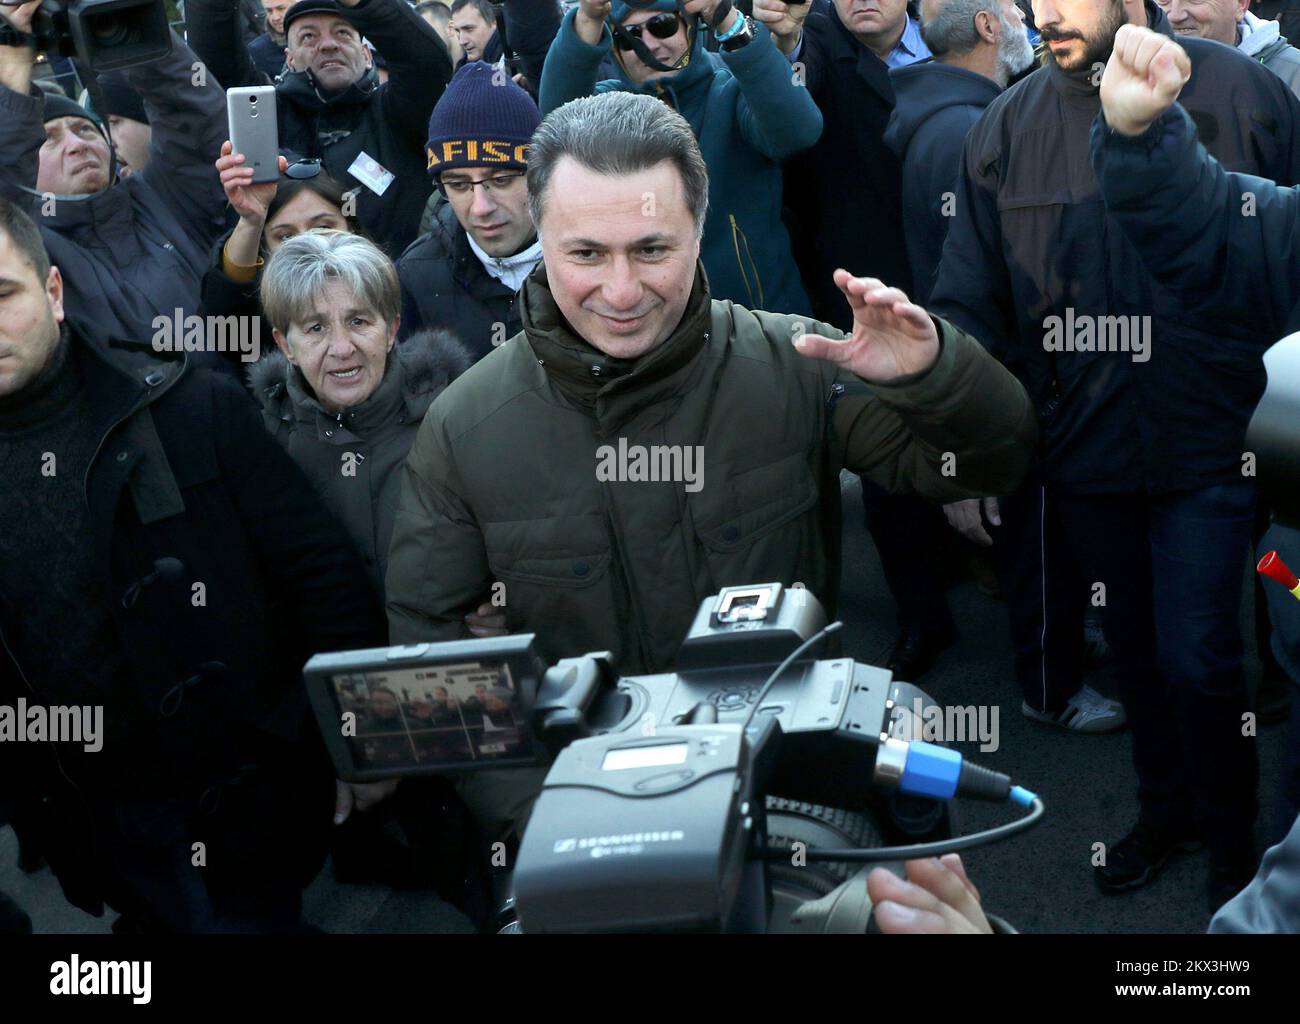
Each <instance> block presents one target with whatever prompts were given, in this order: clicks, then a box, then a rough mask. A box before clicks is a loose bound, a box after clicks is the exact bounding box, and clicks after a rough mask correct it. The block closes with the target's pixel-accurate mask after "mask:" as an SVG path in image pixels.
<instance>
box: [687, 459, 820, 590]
mask: <svg viewBox="0 0 1300 1024" xmlns="http://www.w3.org/2000/svg"><path fill="white" fill-rule="evenodd" d="M819 497H820V494H819V490H818V486H817V481H816V480H815V478H814V477H813V474H812V471H811V470H810V468H809V466H808V457H807V455H805V454H804V453H802V452H800V453H796V454H793V455H788V456H785V457H784V458H780V459H777V460H775V461H773V462H769V463H767V464H765V465H762V466H757V467H755V468H753V469H749V470H744V471H742V472H739V473H734V474H732V475H731V476H729V477H728V478H727V479H726V481H725V482H724V483H723V485H722V486H721V487H719V488H716V489H712V488H708V487H706V488H705V489H704V490H703V491H701V492H700V494H699V495H696V496H694V497H692V499H691V511H692V517H693V520H694V527H695V533H696V536H697V537H698V538H699V543H700V545H701V547H702V548H703V552H704V557H705V559H706V560H707V562H708V567H709V573H710V577H711V580H710V584H711V586H712V587H713V588H714V589H716V588H718V587H724V586H733V585H739V584H744V583H768V582H771V581H773V580H779V581H781V582H783V583H793V582H795V581H796V580H801V577H802V575H804V574H806V573H807V572H809V571H812V570H811V568H810V567H811V566H812V563H813V561H815V560H816V559H817V558H818V557H820V554H819V553H820V550H821V546H820V541H819V529H818V514H817V509H818V501H819ZM803 582H813V581H803ZM819 596H820V595H819Z"/></svg>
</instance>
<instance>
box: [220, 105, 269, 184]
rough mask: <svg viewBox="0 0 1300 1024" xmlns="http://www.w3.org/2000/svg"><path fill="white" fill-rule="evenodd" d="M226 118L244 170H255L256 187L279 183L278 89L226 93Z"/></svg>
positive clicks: (235, 150)
mask: <svg viewBox="0 0 1300 1024" xmlns="http://www.w3.org/2000/svg"><path fill="white" fill-rule="evenodd" d="M226 118H227V124H228V126H229V128H230V145H231V151H232V152H234V153H241V154H243V157H244V166H245V167H251V168H252V169H253V184H261V183H263V182H268V181H276V180H277V179H278V178H279V176H280V161H279V156H280V130H279V124H278V121H277V118H276V109H275V87H274V86H271V85H258V86H248V87H243V88H238V89H228V90H226Z"/></svg>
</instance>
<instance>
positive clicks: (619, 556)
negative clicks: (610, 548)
mask: <svg viewBox="0 0 1300 1024" xmlns="http://www.w3.org/2000/svg"><path fill="white" fill-rule="evenodd" d="M603 489H604V491H605V499H606V500H605V523H606V525H607V526H608V527H609V536H610V540H612V541H613V543H614V555H615V565H612V566H611V567H610V568H611V570H613V569H614V568H615V566H617V573H618V580H619V583H620V584H621V585H622V590H623V597H624V599H625V600H626V601H627V608H628V612H629V613H630V614H631V616H632V620H633V622H635V623H636V643H637V663H638V664H640V665H645V664H647V663H648V662H647V658H646V644H645V637H644V636H642V634H641V624H642V619H641V611H640V609H639V608H638V607H637V602H636V598H635V597H633V595H632V585H631V583H630V582H629V581H628V578H627V572H626V569H627V566H628V563H627V561H626V560H625V558H624V555H625V552H624V550H623V545H622V543H621V541H620V540H619V533H618V528H617V525H616V524H615V522H614V507H613V502H612V501H611V500H610V495H609V485H608V484H606V485H605V487H604V488H603Z"/></svg>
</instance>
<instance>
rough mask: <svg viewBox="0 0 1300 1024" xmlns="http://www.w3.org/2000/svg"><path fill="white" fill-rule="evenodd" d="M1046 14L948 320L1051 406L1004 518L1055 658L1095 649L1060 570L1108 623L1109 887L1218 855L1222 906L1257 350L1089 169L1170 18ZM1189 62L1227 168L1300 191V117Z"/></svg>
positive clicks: (1231, 871)
mask: <svg viewBox="0 0 1300 1024" xmlns="http://www.w3.org/2000/svg"><path fill="white" fill-rule="evenodd" d="M1033 9H1034V21H1035V24H1036V25H1037V28H1038V31H1039V33H1040V34H1041V36H1042V38H1043V40H1044V42H1045V43H1046V45H1047V48H1048V64H1047V66H1046V67H1045V68H1043V69H1040V70H1039V71H1037V72H1035V73H1034V74H1032V75H1030V76H1028V77H1027V78H1025V79H1024V80H1022V81H1020V82H1018V83H1017V84H1016V85H1015V86H1013V87H1012V88H1011V89H1009V90H1007V92H1005V93H1004V94H1003V95H1002V96H1000V97H998V99H997V100H995V101H994V102H993V103H992V104H991V105H990V106H989V108H988V110H987V111H985V114H984V116H983V117H982V118H981V119H980V121H979V123H978V124H976V126H975V127H974V128H973V129H972V131H971V133H970V136H969V137H968V139H967V143H966V150H965V155H964V159H963V164H964V166H963V173H962V176H961V179H960V181H959V183H958V186H957V190H956V191H957V194H956V197H955V217H954V218H953V223H952V225H951V227H950V229H949V232H948V239H947V243H946V247H945V249H944V254H943V260H942V263H941V265H940V268H939V276H938V280H937V283H936V285H935V289H934V291H933V293H932V296H931V308H932V309H933V310H935V311H936V313H938V314H941V315H943V316H947V317H950V318H952V319H953V320H954V321H955V322H956V323H958V324H960V325H961V326H962V327H963V328H964V329H966V330H967V331H970V332H971V333H972V334H974V335H975V336H976V337H977V338H979V339H980V340H981V341H982V342H983V343H984V344H985V345H986V346H988V347H989V348H990V349H992V350H994V351H995V352H996V353H997V354H999V355H1001V356H1002V357H1003V359H1004V361H1005V362H1006V364H1007V365H1008V367H1009V368H1011V369H1012V370H1013V371H1014V372H1015V373H1016V374H1017V375H1018V376H1019V377H1020V379H1021V381H1022V382H1023V383H1024V384H1025V386H1026V388H1027V390H1028V391H1029V393H1030V396H1031V397H1032V399H1033V400H1034V403H1035V405H1036V406H1037V409H1038V414H1039V418H1040V421H1041V425H1042V432H1041V441H1040V453H1039V455H1040V459H1039V467H1038V474H1037V475H1038V479H1037V480H1036V481H1032V483H1031V484H1028V485H1024V486H1022V488H1021V491H1020V494H1019V496H1018V497H1019V498H1020V499H1021V500H1022V503H1023V504H1025V505H1028V506H1030V507H1029V509H1028V510H1026V512H1025V514H1024V515H1023V520H1024V522H1023V523H1022V524H1020V526H1019V527H1018V528H1017V527H1016V526H1013V524H1012V522H1011V521H1010V520H1009V519H1008V516H1007V510H1006V509H1005V508H1004V509H1003V521H1004V523H1005V524H1006V525H1004V526H1003V527H1002V529H1001V530H1000V531H999V532H998V537H999V538H1001V537H1002V536H1003V535H1004V534H1008V533H1011V534H1013V535H1012V536H1011V537H1010V538H1008V540H1009V542H1010V543H1013V544H1016V543H1019V544H1021V545H1023V546H1024V547H1026V548H1033V549H1035V550H1036V551H1039V550H1041V556H1040V557H1041V563H1040V571H1039V572H1038V573H1037V574H1036V575H1035V577H1034V578H1032V579H1030V578H1028V576H1029V574H1027V573H1026V574H1025V578H1023V579H1022V583H1023V584H1024V585H1025V589H1026V594H1025V595H1022V596H1024V597H1028V598H1029V599H1031V600H1036V601H1037V602H1038V609H1039V611H1040V613H1041V614H1040V621H1039V622H1038V623H1037V627H1038V629H1039V635H1040V636H1043V635H1045V636H1046V644H1045V646H1049V645H1051V644H1053V643H1058V642H1068V641H1069V639H1070V636H1068V635H1066V634H1073V637H1074V639H1075V640H1076V642H1077V634H1078V622H1079V619H1078V615H1077V609H1075V613H1076V614H1074V615H1073V616H1072V615H1071V614H1070V613H1069V610H1067V612H1066V613H1065V614H1064V615H1063V616H1062V621H1063V625H1062V626H1060V627H1059V628H1058V629H1057V632H1058V633H1060V634H1061V635H1060V636H1059V637H1057V636H1054V634H1053V632H1052V629H1053V627H1054V625H1055V621H1056V620H1055V613H1056V610H1057V609H1056V604H1057V603H1064V604H1066V605H1068V604H1069V603H1070V602H1071V601H1073V600H1075V599H1076V598H1077V594H1076V593H1075V590H1074V588H1069V593H1066V594H1061V593H1059V590H1060V587H1061V584H1060V583H1059V580H1060V579H1062V578H1068V576H1069V573H1065V576H1064V577H1062V572H1061V569H1062V565H1063V564H1064V563H1067V562H1070V561H1073V562H1074V563H1075V564H1077V566H1078V567H1079V569H1080V571H1081V572H1082V578H1083V580H1085V581H1087V584H1088V587H1089V588H1090V592H1091V594H1092V596H1093V600H1094V601H1096V602H1099V603H1102V604H1104V606H1105V609H1106V620H1105V621H1106V631H1107V634H1108V639H1109V641H1110V644H1111V647H1112V648H1113V649H1114V652H1115V659H1116V671H1117V676H1118V683H1119V691H1120V697H1121V699H1122V701H1123V703H1124V709H1125V711H1126V713H1127V715H1128V719H1129V721H1130V722H1131V723H1132V726H1133V760H1134V765H1135V767H1136V770H1137V776H1138V801H1139V805H1140V812H1139V818H1138V822H1137V825H1136V826H1135V827H1134V828H1133V829H1132V830H1131V831H1130V832H1129V833H1128V834H1127V835H1126V836H1124V837H1123V838H1122V839H1121V840H1119V841H1118V842H1107V843H1106V844H1105V854H1104V858H1099V859H1098V861H1095V862H1094V869H1095V873H1096V879H1097V882H1098V884H1099V885H1100V886H1101V888H1102V889H1103V890H1105V891H1108V892H1121V891H1126V890H1130V889H1136V888H1138V887H1140V886H1143V885H1145V884H1147V883H1148V882H1150V881H1151V880H1152V879H1153V878H1154V877H1155V876H1156V874H1157V873H1158V872H1159V870H1160V868H1161V867H1162V866H1163V865H1164V864H1165V862H1166V861H1167V860H1168V859H1169V857H1170V856H1171V855H1173V854H1174V853H1176V852H1178V851H1179V850H1187V849H1192V848H1195V845H1196V843H1197V842H1198V841H1200V840H1203V841H1204V842H1205V843H1206V844H1207V845H1208V846H1209V850H1210V857H1211V874H1210V878H1209V886H1208V897H1209V901H1210V904H1211V905H1212V906H1214V907H1217V906H1218V905H1220V904H1221V903H1222V902H1223V901H1224V900H1226V899H1227V898H1228V897H1229V896H1230V895H1231V894H1232V893H1233V892H1235V891H1236V890H1237V889H1238V888H1240V887H1241V886H1242V885H1244V884H1245V883H1246V882H1248V881H1249V880H1250V878H1251V876H1252V875H1253V874H1254V870H1255V865H1256V856H1255V848H1254V841H1253V825H1254V820H1255V815H1256V810H1257V808H1256V790H1257V776H1258V766H1257V763H1256V755H1255V750H1254V747H1253V745H1252V740H1251V739H1250V738H1249V737H1247V736H1243V735H1242V733H1243V728H1242V721H1243V718H1242V716H1243V714H1244V713H1246V712H1247V710H1248V708H1249V698H1248V694H1247V690H1246V681H1245V676H1244V674H1243V671H1242V640H1241V634H1240V624H1239V612H1240V604H1241V582H1242V563H1243V560H1244V558H1245V554H1246V549H1247V546H1248V544H1249V542H1250V531H1251V524H1252V519H1253V515H1254V504H1255V488H1254V481H1253V479H1251V478H1250V476H1249V475H1247V474H1245V473H1243V458H1242V452H1243V447H1244V437H1245V429H1246V423H1247V420H1248V418H1249V416H1250V413H1251V410H1252V409H1253V408H1254V406H1255V403H1256V401H1257V400H1258V398H1259V396H1260V394H1261V392H1262V390H1263V384H1264V371H1263V365H1262V362H1261V360H1260V353H1261V350H1262V348H1261V345H1260V339H1259V338H1257V337H1253V336H1252V335H1251V333H1250V331H1249V329H1248V328H1245V327H1237V326H1234V325H1231V324H1228V325H1222V327H1221V329H1220V330H1217V331H1216V330H1207V328H1206V326H1205V325H1204V323H1203V322H1201V321H1200V320H1198V319H1197V318H1196V317H1195V316H1194V315H1191V314H1189V313H1188V312H1186V311H1185V306H1184V304H1183V303H1181V302H1180V301H1178V299H1177V298H1176V297H1175V296H1173V295H1172V294H1171V293H1170V292H1168V291H1167V290H1165V289H1163V288H1162V287H1161V286H1160V285H1159V284H1158V283H1157V282H1156V281H1155V280H1154V279H1153V278H1152V276H1151V275H1150V273H1149V272H1148V271H1147V270H1146V268H1145V266H1144V265H1143V263H1142V260H1141V258H1140V256H1139V255H1138V253H1137V251H1136V249H1135V248H1134V247H1133V246H1132V244H1131V243H1130V242H1128V241H1127V240H1126V239H1125V238H1124V236H1123V233H1122V232H1121V231H1120V230H1119V228H1118V226H1117V225H1115V224H1114V222H1113V221H1112V220H1111V219H1110V218H1109V217H1108V216H1107V214H1106V211H1105V207H1104V205H1103V204H1102V201H1101V195H1100V191H1099V188H1098V185H1097V182H1096V179H1095V177H1094V175H1093V173H1092V170H1091V168H1090V165H1089V160H1088V153H1089V138H1088V135H1089V130H1090V128H1091V125H1092V122H1093V119H1094V118H1095V116H1096V114H1097V112H1098V111H1099V109H1100V101H1099V99H1098V95H1097V89H1098V84H1099V83H1100V81H1101V71H1102V69H1103V68H1104V61H1105V60H1106V59H1107V58H1108V57H1109V55H1110V52H1111V47H1112V45H1113V42H1114V38H1115V33H1116V31H1117V30H1118V29H1119V27H1120V25H1122V24H1124V23H1125V22H1129V23H1132V24H1136V25H1139V26H1144V27H1148V26H1149V27H1150V28H1152V29H1154V30H1156V31H1158V32H1161V33H1163V34H1165V35H1170V34H1171V30H1170V28H1169V23H1168V21H1167V20H1166V19H1165V17H1164V15H1163V14H1162V13H1161V12H1160V11H1159V9H1158V8H1157V7H1156V6H1155V5H1154V3H1147V4H1145V5H1144V4H1143V2H1142V0H1035V3H1034V7H1033ZM1184 45H1185V47H1186V49H1187V53H1188V56H1189V57H1190V58H1191V64H1192V77H1191V83H1190V84H1189V86H1188V88H1187V90H1186V92H1185V93H1184V99H1183V103H1184V105H1185V106H1186V107H1187V109H1188V110H1189V111H1190V112H1191V114H1192V117H1193V118H1194V119H1195V120H1197V122H1198V123H1200V124H1201V125H1203V126H1204V136H1203V137H1204V139H1205V141H1206V144H1207V146H1208V148H1209V149H1210V151H1211V152H1212V153H1213V154H1214V155H1215V156H1216V157H1218V159H1219V160H1220V161H1221V162H1222V163H1223V164H1225V166H1228V167H1230V168H1234V169H1237V170H1241V171H1247V172H1250V173H1255V174H1260V175H1263V176H1265V177H1270V178H1273V179H1275V180H1278V181H1283V182H1286V183H1294V182H1295V181H1296V180H1297V178H1298V177H1300V151H1297V149H1296V147H1295V142H1294V138H1295V131H1296V128H1297V118H1298V117H1300V105H1297V102H1296V99H1295V97H1294V96H1292V95H1291V93H1290V92H1289V91H1288V90H1287V89H1286V87H1285V85H1284V84H1283V83H1282V82H1281V80H1280V79H1278V78H1277V77H1276V76H1275V75H1273V74H1272V73H1271V72H1269V71H1267V70H1266V69H1265V68H1263V67H1262V66H1261V65H1259V64H1257V63H1255V62H1254V61H1251V60H1250V59H1249V58H1246V57H1245V56H1244V55H1243V54H1241V53H1239V52H1237V51H1235V50H1232V49H1230V48H1228V47H1225V46H1220V45H1216V44H1213V43H1210V42H1208V41H1204V40H1199V39H1188V40H1186V41H1185V44H1184ZM1244 112H1249V113H1248V114H1247V113H1244ZM1066 324H1068V325H1069V327H1068V328H1065V327H1064V325H1066ZM1121 326H1122V327H1128V328H1131V331H1130V333H1133V334H1135V335H1136V336H1135V337H1131V338H1130V337H1129V336H1128V335H1127V334H1124V335H1122V336H1121ZM1094 327H1095V328H1096V330H1095V331H1094ZM1065 334H1068V335H1069V337H1065ZM1025 487H1030V488H1031V489H1030V490H1026V489H1025ZM1040 530H1041V531H1042V534H1041V536H1040V535H1039V533H1038V532H1037V531H1040ZM1044 541H1046V542H1047V543H1046V544H1044ZM1001 542H1002V541H1001V540H1000V541H999V543H1001ZM1013 599H1014V597H1013ZM1045 698H1046V699H1044V701H1043V705H1042V706H1041V707H1034V706H1031V705H1030V704H1029V703H1026V705H1025V714H1026V715H1027V716H1029V717H1031V718H1036V719H1038V720H1048V721H1054V722H1058V724H1059V721H1058V720H1059V719H1060V717H1061V715H1063V714H1066V713H1067V712H1066V711H1063V710H1062V709H1061V708H1060V707H1058V706H1055V705H1054V704H1053V702H1052V700H1051V695H1050V694H1045Z"/></svg>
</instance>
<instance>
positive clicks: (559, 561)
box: [483, 512, 628, 658]
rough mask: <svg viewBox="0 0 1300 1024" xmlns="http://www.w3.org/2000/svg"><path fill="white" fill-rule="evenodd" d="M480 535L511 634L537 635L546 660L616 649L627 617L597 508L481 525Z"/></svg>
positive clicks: (618, 649)
mask: <svg viewBox="0 0 1300 1024" xmlns="http://www.w3.org/2000/svg"><path fill="white" fill-rule="evenodd" d="M483 536H484V541H485V543H486V546H487V556H488V567H489V568H490V569H491V571H492V575H493V578H494V579H496V580H498V581H499V582H501V583H502V584H504V586H505V593H504V597H505V612H506V623H507V626H508V628H509V629H510V631H511V632H512V633H523V632H528V633H535V634H537V642H538V648H539V650H540V651H541V652H542V655H543V656H544V657H548V658H560V657H568V656H570V655H577V654H584V653H586V652H587V651H588V650H596V649H606V648H608V649H610V650H613V651H614V652H615V655H616V656H617V655H618V654H619V653H620V647H621V641H620V640H619V638H620V637H622V636H623V633H624V631H625V630H626V628H627V619H628V615H627V610H626V608H625V604H626V602H625V600H623V599H622V598H621V597H620V594H619V593H618V588H617V585H616V575H617V574H616V573H615V572H614V571H613V570H612V561H613V558H614V551H613V545H612V543H611V541H610V535H609V530H608V528H607V527H606V522H605V517H604V515H603V513H600V512H592V513H588V514H582V515H556V516H551V517H548V518H545V519H528V520H513V521H507V522H496V523H484V524H483Z"/></svg>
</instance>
